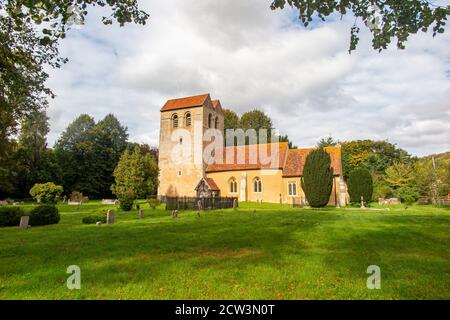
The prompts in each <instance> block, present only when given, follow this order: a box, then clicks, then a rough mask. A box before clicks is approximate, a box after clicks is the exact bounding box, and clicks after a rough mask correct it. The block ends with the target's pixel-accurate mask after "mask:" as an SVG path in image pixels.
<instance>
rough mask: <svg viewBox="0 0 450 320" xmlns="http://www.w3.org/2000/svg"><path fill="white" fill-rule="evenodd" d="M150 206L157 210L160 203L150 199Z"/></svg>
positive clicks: (157, 200) (148, 200)
mask: <svg viewBox="0 0 450 320" xmlns="http://www.w3.org/2000/svg"><path fill="white" fill-rule="evenodd" d="M147 202H148V205H149V206H150V208H152V209H153V210H155V209H156V207H157V206H159V204H160V202H159V199H155V198H150V199H147Z"/></svg>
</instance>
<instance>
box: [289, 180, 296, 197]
mask: <svg viewBox="0 0 450 320" xmlns="http://www.w3.org/2000/svg"><path fill="white" fill-rule="evenodd" d="M288 189H289V190H288V191H289V195H290V196H296V195H297V183H295V182H289V184H288Z"/></svg>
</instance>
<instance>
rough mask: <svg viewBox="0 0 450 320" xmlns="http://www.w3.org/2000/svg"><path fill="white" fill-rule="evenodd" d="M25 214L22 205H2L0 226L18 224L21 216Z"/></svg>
mask: <svg viewBox="0 0 450 320" xmlns="http://www.w3.org/2000/svg"><path fill="white" fill-rule="evenodd" d="M25 215H26V214H25V212H24V211H23V209H22V208H20V207H0V227H14V226H18V225H19V223H20V217H22V216H25Z"/></svg>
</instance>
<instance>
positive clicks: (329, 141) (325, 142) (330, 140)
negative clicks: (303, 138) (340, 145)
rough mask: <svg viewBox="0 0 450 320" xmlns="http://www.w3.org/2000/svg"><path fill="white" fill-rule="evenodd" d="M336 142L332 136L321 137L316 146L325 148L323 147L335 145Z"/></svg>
mask: <svg viewBox="0 0 450 320" xmlns="http://www.w3.org/2000/svg"><path fill="white" fill-rule="evenodd" d="M336 145H337V142H336V141H335V140H334V138H333V137H332V136H329V137H326V138H322V139H320V140H319V142H318V143H317V148H325V147H333V146H336Z"/></svg>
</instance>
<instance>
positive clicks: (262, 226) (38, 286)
mask: <svg viewBox="0 0 450 320" xmlns="http://www.w3.org/2000/svg"><path fill="white" fill-rule="evenodd" d="M140 206H141V209H142V212H141V217H140V216H139V212H138V211H137V210H136V209H134V210H132V211H129V212H122V211H119V210H118V208H117V206H115V205H104V204H101V202H100V201H89V202H88V203H84V204H82V205H80V206H69V205H67V204H63V205H58V206H57V207H58V208H59V211H60V214H61V220H60V222H59V223H58V224H54V225H48V226H42V227H37V226H36V227H33V226H31V228H29V229H26V230H24V229H20V228H19V227H18V226H17V227H4V228H0V299H449V298H450V291H449V288H450V261H449V259H450V232H449V225H450V210H449V207H447V208H438V207H434V206H431V205H428V206H420V205H414V206H412V207H409V208H408V209H406V210H405V208H404V206H403V205H397V206H388V207H379V206H378V205H373V206H374V207H373V208H372V209H364V210H362V209H358V208H341V209H338V208H330V207H327V208H322V209H302V208H292V207H291V206H288V205H279V204H255V203H240V204H239V208H238V209H236V210H233V209H225V210H213V211H202V212H200V213H198V212H197V211H180V212H178V215H177V216H176V218H174V217H173V216H172V214H171V212H170V211H166V210H165V209H164V205H160V206H158V207H157V208H156V209H151V208H150V207H149V206H148V204H147V203H146V202H145V201H141V203H140ZM22 207H24V208H25V210H27V211H29V210H31V209H32V208H33V207H35V205H34V204H24V205H22ZM374 209H377V210H374ZM108 210H112V211H114V213H115V214H114V224H112V225H107V224H101V225H97V224H95V223H94V224H83V223H82V219H83V218H85V217H87V216H89V215H91V214H92V212H96V213H98V212H104V213H105V214H106V212H107V211H108ZM373 265H375V266H378V267H379V268H380V271H381V281H380V289H369V288H368V287H367V279H368V277H369V276H370V274H368V273H367V269H368V267H369V266H373ZM71 266H72V269H69V270H73V266H77V267H79V270H80V280H81V282H80V285H81V287H80V289H73V290H69V289H68V287H67V279H68V278H69V277H70V276H71V274H70V273H67V270H68V268H69V267H71Z"/></svg>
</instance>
